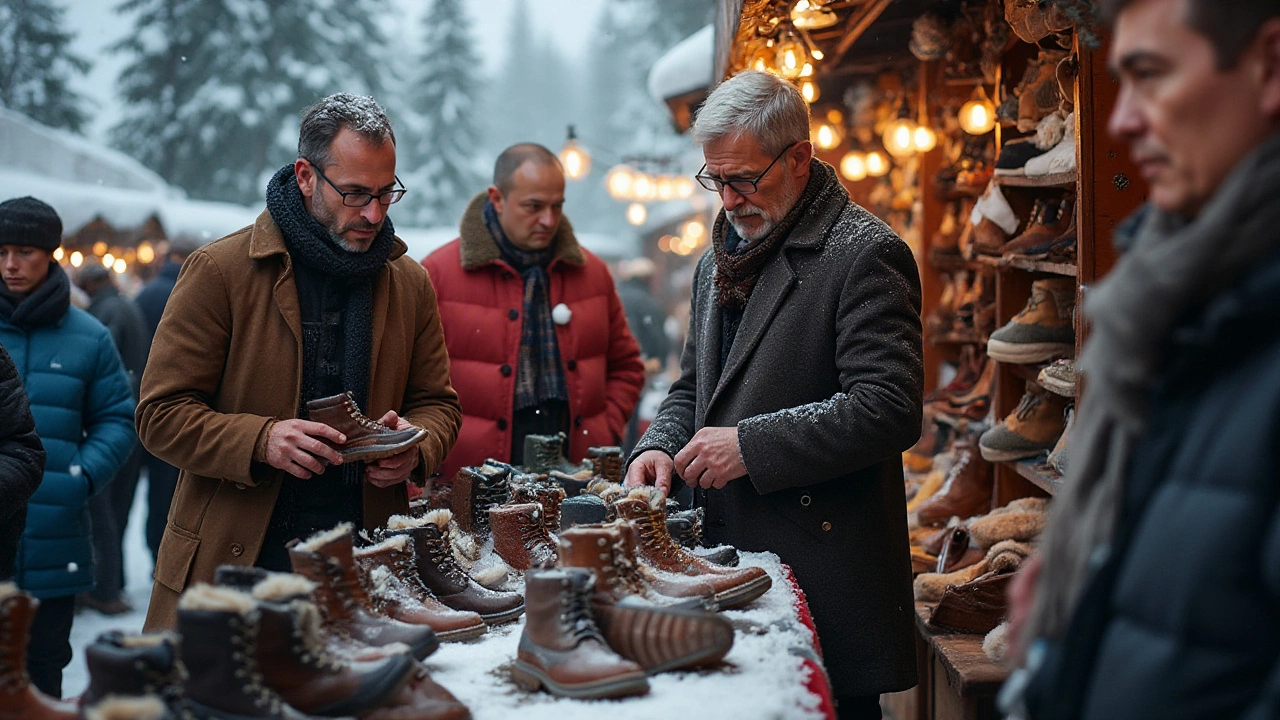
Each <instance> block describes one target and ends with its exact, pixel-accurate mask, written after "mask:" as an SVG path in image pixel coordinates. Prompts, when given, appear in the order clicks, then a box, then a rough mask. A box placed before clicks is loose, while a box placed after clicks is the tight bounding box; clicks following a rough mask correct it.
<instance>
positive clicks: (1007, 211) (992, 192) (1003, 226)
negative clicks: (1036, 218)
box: [969, 180, 1021, 255]
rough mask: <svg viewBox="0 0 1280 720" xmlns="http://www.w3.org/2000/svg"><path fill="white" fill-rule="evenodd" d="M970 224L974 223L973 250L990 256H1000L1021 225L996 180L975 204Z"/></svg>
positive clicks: (970, 216)
mask: <svg viewBox="0 0 1280 720" xmlns="http://www.w3.org/2000/svg"><path fill="white" fill-rule="evenodd" d="M969 222H971V223H973V249H974V250H975V251H976V252H979V253H984V254H989V255H994V254H998V253H999V252H1000V248H1002V247H1004V244H1005V243H1006V242H1008V241H1009V237H1010V236H1011V235H1013V234H1014V233H1015V232H1017V231H1018V226H1019V225H1020V224H1021V221H1020V220H1019V219H1018V216H1017V214H1016V213H1014V212H1013V207H1012V206H1010V205H1009V201H1008V200H1007V199H1005V196H1004V192H1003V191H1001V190H1000V185H999V184H998V183H996V182H995V181H994V180H992V181H991V184H990V185H988V186H987V190H986V192H984V193H983V194H982V197H981V198H979V199H978V202H976V203H974V206H973V212H972V213H970V215H969Z"/></svg>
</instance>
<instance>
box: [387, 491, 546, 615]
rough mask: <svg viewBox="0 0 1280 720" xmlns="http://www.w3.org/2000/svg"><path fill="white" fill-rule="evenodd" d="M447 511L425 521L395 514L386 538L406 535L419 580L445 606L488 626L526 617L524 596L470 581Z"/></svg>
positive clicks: (449, 514)
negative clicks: (456, 555) (451, 538)
mask: <svg viewBox="0 0 1280 720" xmlns="http://www.w3.org/2000/svg"><path fill="white" fill-rule="evenodd" d="M451 519H452V513H450V512H449V511H448V510H432V511H431V512H429V513H427V516H426V517H424V518H411V517H406V516H404V515H392V516H391V518H390V519H388V520H387V532H386V534H387V536H389V537H395V536H399V535H404V536H406V537H408V538H409V539H410V541H411V542H412V543H413V555H414V562H415V565H416V568H417V571H418V577H419V578H420V579H421V580H422V584H423V585H425V586H426V588H427V590H430V591H431V594H432V595H435V597H436V598H437V599H438V600H439V601H440V602H442V603H444V604H445V605H447V606H449V607H451V608H453V609H455V610H464V611H468V612H474V613H476V614H478V615H479V616H480V619H481V620H483V621H484V622H485V624H486V625H498V624H500V623H505V622H510V621H512V620H515V619H516V618H518V617H520V616H521V615H522V614H524V597H522V596H521V595H520V593H515V592H499V591H496V590H490V589H488V588H486V587H484V586H482V585H480V584H479V583H477V582H476V581H475V580H473V579H471V577H470V576H468V575H467V574H466V573H465V572H463V571H462V568H460V567H458V563H457V562H456V561H455V560H454V557H453V550H452V548H451V547H450V545H449V521H450V520H451Z"/></svg>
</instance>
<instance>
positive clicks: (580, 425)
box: [573, 415, 582, 427]
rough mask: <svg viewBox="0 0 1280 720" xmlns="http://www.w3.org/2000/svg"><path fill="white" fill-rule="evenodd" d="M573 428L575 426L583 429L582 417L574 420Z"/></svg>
mask: <svg viewBox="0 0 1280 720" xmlns="http://www.w3.org/2000/svg"><path fill="white" fill-rule="evenodd" d="M573 426H574V427H582V416H581V415H579V416H578V417H576V418H574V419H573Z"/></svg>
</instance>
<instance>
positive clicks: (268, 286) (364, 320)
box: [137, 94, 461, 630]
mask: <svg viewBox="0 0 1280 720" xmlns="http://www.w3.org/2000/svg"><path fill="white" fill-rule="evenodd" d="M395 160H396V155H395V136H394V134H393V132H392V129H391V125H390V123H389V121H388V120H387V117H386V114H385V113H384V112H383V111H382V108H381V107H379V106H378V104H377V103H376V102H374V100H373V98H369V97H353V96H351V95H346V94H339V95H333V96H330V97H328V98H325V99H324V100H322V101H320V102H319V103H318V104H317V105H315V106H313V107H311V108H309V109H308V110H307V111H306V112H305V113H304V114H303V117H302V126H301V130H300V134H299V141H298V160H297V161H296V162H295V163H293V164H291V165H287V166H285V167H284V168H282V169H281V170H280V171H279V172H277V173H276V175H275V176H274V177H273V178H272V179H271V181H270V183H269V184H268V186H267V209H266V211H265V212H263V213H262V214H261V215H260V216H258V219H257V221H256V222H255V223H254V224H253V225H252V226H250V227H248V228H245V229H243V230H240V231H238V232H236V233H233V234H231V235H228V236H227V237H225V238H222V239H220V240H217V241H214V242H212V243H210V244H209V245H207V246H205V247H204V248H202V249H200V250H199V251H198V252H196V253H195V254H193V255H192V256H191V257H190V258H188V260H187V262H186V264H185V265H184V266H183V269H182V273H181V274H180V275H179V277H178V281H177V284H176V286H175V287H174V290H173V294H172V296H171V297H170V299H169V303H168V305H167V306H166V308H165V311H164V316H163V319H162V320H161V321H160V326H159V328H158V329H157V330H156V335H155V341H154V343H153V345H152V350H151V357H150V359H149V360H148V363H147V369H146V373H145V374H144V375H143V380H142V397H141V400H140V402H139V404H138V412H137V424H138V434H139V437H140V438H141V439H142V442H143V444H144V445H145V446H146V448H147V449H148V450H149V451H151V452H152V453H153V454H154V455H156V457H159V458H161V459H162V460H164V461H166V462H169V463H171V464H173V465H175V466H176V467H178V468H180V469H181V475H180V477H179V479H178V487H177V491H176V492H175V494H174V498H173V503H172V505H171V507H170V509H169V521H168V525H167V526H166V528H165V532H164V537H163V539H162V541H161V543H160V551H159V556H158V558H157V561H156V571H155V581H156V582H155V586H154V589H153V591H152V595H151V605H150V607H149V608H148V612H147V622H146V627H147V629H148V630H151V629H156V628H163V627H169V626H172V624H173V622H174V618H175V606H176V603H177V598H178V595H179V594H180V593H181V592H182V590H183V588H185V587H186V586H187V585H189V584H190V583H192V582H196V581H208V580H211V579H212V577H213V573H214V570H215V568H217V567H218V566H219V565H222V564H224V563H232V564H239V565H248V564H251V563H252V564H257V565H258V566H260V567H265V568H268V569H272V570H287V569H288V555H287V552H286V550H285V543H286V542H288V541H289V540H290V539H292V538H295V537H304V536H306V535H308V534H310V533H311V532H314V531H316V530H319V529H325V528H328V527H332V526H333V525H335V524H337V523H338V522H343V521H350V522H354V523H356V524H357V525H358V526H363V527H365V528H371V527H376V526H378V525H380V524H382V523H383V522H384V521H385V520H386V518H387V517H388V516H390V515H392V514H394V513H399V512H406V511H407V510H408V499H407V495H406V490H405V481H406V480H407V479H409V478H410V477H411V476H413V477H419V478H420V477H425V476H426V475H427V474H429V473H431V472H432V471H433V470H434V469H435V468H436V466H437V465H439V463H440V461H441V460H442V459H443V458H444V457H445V455H446V454H447V453H448V451H449V448H450V447H452V445H453V442H454V440H455V439H456V437H457V434H458V427H459V425H460V423H461V409H460V407H459V405H458V398H457V394H456V393H455V392H454V390H453V387H452V385H451V384H450V382H449V363H448V356H447V354H446V351H445V346H444V337H443V335H442V333H441V328H440V318H439V315H438V314H437V311H436V299H435V293H434V291H433V290H432V287H431V282H430V279H429V278H428V276H427V273H426V271H425V270H423V269H422V267H421V266H420V265H418V264H417V263H416V262H414V261H413V260H412V259H411V258H409V257H407V256H405V254H404V253H405V249H406V248H405V245H404V243H403V242H401V241H400V240H399V239H398V238H396V237H395V235H394V231H393V228H392V225H391V222H390V220H388V219H387V215H386V213H387V206H389V205H390V204H391V203H393V202H395V201H397V200H399V199H400V197H401V196H402V195H403V193H404V191H403V190H402V189H400V187H399V181H398V180H397V179H396V175H395V165H396V162H395ZM344 391H350V392H351V393H352V394H353V395H354V397H355V399H356V401H357V404H358V405H359V407H360V408H361V409H362V410H363V411H364V412H365V414H367V415H368V416H369V417H375V418H376V417H379V416H381V417H380V422H382V423H383V424H385V425H388V426H391V427H398V428H407V427H408V426H409V425H410V424H412V425H416V426H418V427H421V428H425V429H426V430H427V436H426V439H425V440H424V441H423V442H422V443H421V444H419V445H417V446H415V447H410V448H408V449H407V450H405V451H403V452H401V453H399V454H397V455H393V456H392V457H389V458H385V459H382V460H379V461H377V462H370V463H368V464H366V463H360V462H352V463H347V464H345V465H344V464H342V458H341V456H340V455H339V454H338V453H337V452H336V451H335V450H334V449H333V447H331V446H330V445H329V444H328V443H332V444H334V445H341V444H342V443H343V442H345V438H344V437H343V436H342V435H341V433H339V432H338V431H337V430H335V429H333V428H331V427H329V426H328V425H325V424H322V423H318V422H311V421H309V420H307V419H304V418H305V405H306V403H307V402H308V401H309V400H313V399H317V398H322V397H326V396H329V395H335V394H338V393H341V392H344ZM325 441H328V443H326V442H325Z"/></svg>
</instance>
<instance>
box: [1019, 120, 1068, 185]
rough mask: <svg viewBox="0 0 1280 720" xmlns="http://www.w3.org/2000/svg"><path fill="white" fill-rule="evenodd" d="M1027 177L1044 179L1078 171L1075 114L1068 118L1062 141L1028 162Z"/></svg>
mask: <svg viewBox="0 0 1280 720" xmlns="http://www.w3.org/2000/svg"><path fill="white" fill-rule="evenodd" d="M1025 170H1026V176H1027V177H1044V176H1046V175H1058V174H1061V173H1070V172H1075V171H1076V122H1075V113H1072V114H1070V115H1068V116H1067V120H1066V132H1065V133H1064V134H1063V136H1062V141H1061V142H1059V143H1058V144H1057V145H1054V146H1053V148H1052V149H1050V150H1049V151H1048V152H1046V153H1043V154H1041V155H1037V156H1036V157H1033V158H1031V159H1030V160H1027V163H1026V168H1025Z"/></svg>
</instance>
